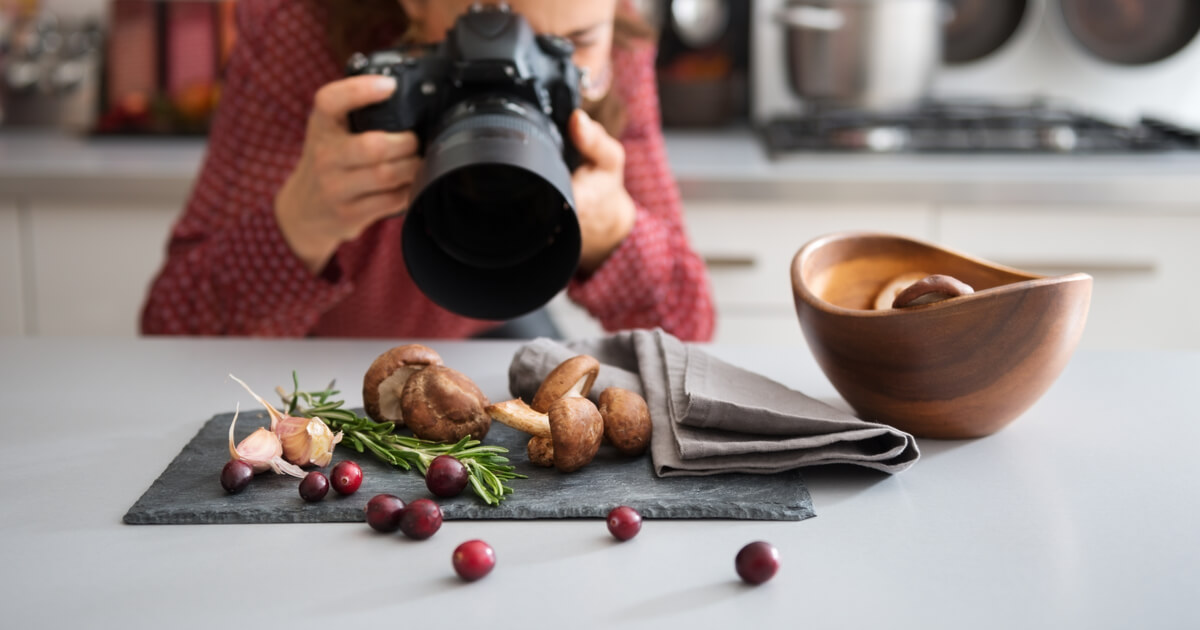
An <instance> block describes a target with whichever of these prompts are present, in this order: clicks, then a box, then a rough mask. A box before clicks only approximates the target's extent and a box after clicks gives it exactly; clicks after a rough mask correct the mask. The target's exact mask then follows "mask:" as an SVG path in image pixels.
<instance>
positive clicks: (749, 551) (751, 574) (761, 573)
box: [733, 541, 779, 584]
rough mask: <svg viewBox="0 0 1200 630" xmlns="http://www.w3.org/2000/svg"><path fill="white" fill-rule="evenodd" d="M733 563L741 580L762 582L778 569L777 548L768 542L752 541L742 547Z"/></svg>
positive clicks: (751, 582) (753, 582) (752, 582)
mask: <svg viewBox="0 0 1200 630" xmlns="http://www.w3.org/2000/svg"><path fill="white" fill-rule="evenodd" d="M733 565H734V567H735V568H736V569H737V573H738V575H739V576H741V578H742V579H743V580H745V581H747V582H749V583H750V584H762V583H763V582H766V581H767V580H769V579H771V578H772V577H774V576H775V572H776V571H778V570H779V550H778V549H776V548H775V547H773V546H772V545H771V544H770V543H765V542H762V541H758V542H752V543H750V544H748V545H746V546H745V547H742V550H741V551H739V552H738V555H737V558H736V559H735V560H734V562H733Z"/></svg>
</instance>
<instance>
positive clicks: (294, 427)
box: [275, 416, 311, 466]
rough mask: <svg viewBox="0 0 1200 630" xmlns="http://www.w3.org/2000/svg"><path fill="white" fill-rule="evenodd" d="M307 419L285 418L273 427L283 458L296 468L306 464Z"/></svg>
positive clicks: (308, 440)
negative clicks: (281, 447)
mask: <svg viewBox="0 0 1200 630" xmlns="http://www.w3.org/2000/svg"><path fill="white" fill-rule="evenodd" d="M308 423H309V420H308V418H298V417H295V416H285V417H284V418H283V419H282V420H280V421H279V423H278V424H276V425H275V435H277V436H279V442H280V444H282V445H283V458H284V459H286V460H287V461H289V462H292V463H293V464H296V465H298V466H303V465H305V464H307V463H308V459H307V457H308V447H309V443H310V441H311V440H310V438H309V435H308Z"/></svg>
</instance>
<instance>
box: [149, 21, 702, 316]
mask: <svg viewBox="0 0 1200 630" xmlns="http://www.w3.org/2000/svg"><path fill="white" fill-rule="evenodd" d="M471 4H472V1H471V0H369V1H362V0H360V1H356V2H345V1H344V0H257V1H255V2H243V3H240V4H239V5H238V10H239V38H240V39H239V43H238V46H237V48H236V50H235V52H234V54H233V56H232V59H231V61H230V65H229V68H228V70H227V81H226V90H225V93H224V95H223V97H222V105H221V108H220V111H219V113H218V115H217V118H216V120H215V122H214V126H213V130H212V133H211V134H210V139H209V153H208V155H207V158H206V160H205V164H204V167H203V170H202V172H201V175H200V179H199V181H198V183H197V185H196V188H195V190H194V191H193V193H192V197H191V199H190V201H189V203H188V206H187V209H186V211H185V213H184V215H183V217H182V218H181V219H180V220H179V221H178V222H177V223H176V225H175V227H174V229H173V231H172V234H171V240H170V243H169V246H168V257H167V261H166V263H165V265H164V267H163V269H162V270H161V271H160V273H159V275H158V277H157V278H156V280H155V282H154V284H153V286H152V287H151V290H150V294H149V297H148V299H147V302H146V305H145V307H144V309H143V313H142V331H143V332H144V333H147V334H231V335H264V336H266V335H270V336H306V335H320V336H340V337H347V336H358V337H467V336H470V335H474V334H477V333H481V332H484V331H486V330H488V329H490V328H493V327H495V326H496V322H487V321H480V320H473V319H467V318H464V317H461V316H458V315H455V314H453V313H450V312H448V311H446V310H444V309H442V308H440V307H438V306H437V305H435V304H433V303H432V302H431V301H430V300H429V299H428V298H426V297H425V296H424V295H423V294H422V293H421V292H420V291H419V290H418V289H417V288H416V286H415V285H414V284H413V282H412V280H411V278H410V277H409V275H408V273H407V271H406V269H405V266H404V261H403V257H402V256H401V252H400V250H399V247H400V246H399V243H400V229H401V226H402V222H403V218H402V216H396V215H398V213H402V212H403V211H404V210H405V209H406V208H407V206H408V202H409V195H410V189H411V185H412V183H413V180H414V178H415V176H416V173H417V171H418V169H419V168H420V165H421V159H420V157H419V156H418V155H417V142H416V138H415V136H414V135H413V134H412V133H411V132H404V133H387V132H382V131H371V132H366V133H361V134H352V133H350V132H349V131H348V130H347V126H346V115H347V113H348V112H350V111H352V110H354V109H357V108H360V107H363V106H365V105H368V104H370V103H374V102H377V101H380V100H383V99H385V98H387V97H388V95H389V94H390V93H391V92H392V90H393V89H394V87H395V83H394V81H392V80H390V79H387V78H383V77H378V76H365V77H352V78H340V77H341V76H342V69H343V61H344V60H345V59H346V58H347V56H348V55H349V53H350V52H352V51H354V50H363V51H369V50H374V49H377V48H382V47H386V46H389V45H396V44H398V43H431V42H435V41H437V40H439V39H441V37H443V36H444V34H445V32H446V30H447V29H448V28H449V27H450V26H451V25H452V24H453V23H454V21H455V19H457V17H458V16H459V15H460V14H461V13H462V12H463V11H465V10H467V8H468V7H469V6H470V5H471ZM508 4H509V6H510V7H511V8H512V9H513V10H514V11H517V12H519V13H521V14H522V15H523V16H525V17H526V19H528V20H529V22H530V24H531V25H532V26H533V28H534V29H535V30H538V31H539V32H546V33H554V34H558V35H562V36H565V37H567V38H569V39H571V40H572V41H573V42H574V44H575V46H576V53H575V56H574V60H575V62H576V64H577V65H579V66H580V67H582V68H584V69H585V70H586V71H587V72H588V74H589V76H590V77H592V79H593V80H592V81H590V82H589V88H588V89H587V91H586V93H585V95H584V96H585V103H586V105H585V108H584V109H585V110H587V111H588V112H590V114H591V115H590V116H589V115H588V114H585V113H583V111H579V112H576V113H575V114H574V115H573V118H572V120H571V125H570V132H571V135H572V139H573V141H574V143H575V145H576V146H577V147H578V148H579V149H580V152H581V153H582V154H583V156H584V165H583V166H582V167H580V168H579V169H578V170H577V171H576V172H575V173H574V174H573V178H572V187H573V192H574V196H575V200H576V205H577V210H578V215H579V219H580V224H581V232H582V236H583V254H582V256H581V261H580V271H579V273H578V274H577V275H576V277H575V278H574V279H572V281H571V282H570V284H569V286H568V289H567V291H568V295H569V296H570V297H571V298H572V299H573V300H575V301H576V302H578V303H580V304H581V305H583V306H584V307H585V308H587V310H588V311H589V312H591V313H592V315H593V316H595V317H597V318H598V319H599V320H600V321H601V323H602V324H603V325H604V327H605V328H606V329H608V330H617V329H627V328H649V327H655V326H659V327H662V328H663V329H665V330H667V331H668V332H671V333H673V334H674V335H676V336H678V337H680V338H682V339H688V340H705V339H708V338H710V337H711V335H712V329H713V309H712V302H711V298H710V294H709V284H708V278H707V274H706V271H705V269H704V265H703V263H702V262H701V261H700V259H699V257H697V256H696V254H695V253H694V252H693V251H692V250H691V249H690V246H689V244H688V242H687V237H686V234H685V231H684V226H683V221H682V216H681V210H680V202H679V195H678V192H677V189H676V187H675V184H674V181H673V180H672V178H671V175H670V172H669V169H668V166H667V163H666V157H665V153H664V149H663V143H662V134H661V129H660V128H659V119H658V111H657V106H658V102H657V94H656V93H655V90H654V80H653V59H654V57H653V54H654V53H653V47H652V46H651V45H650V42H649V40H648V39H647V38H646V37H645V33H644V31H642V30H640V29H639V28H638V27H637V25H636V22H634V21H633V20H632V18H630V17H629V16H628V15H627V14H626V9H625V8H624V7H623V6H620V5H621V3H620V2H619V0H587V1H573V2H562V1H561V0H510V2H509V3H508ZM593 117H594V118H593ZM615 138H620V141H618V140H616V139H615Z"/></svg>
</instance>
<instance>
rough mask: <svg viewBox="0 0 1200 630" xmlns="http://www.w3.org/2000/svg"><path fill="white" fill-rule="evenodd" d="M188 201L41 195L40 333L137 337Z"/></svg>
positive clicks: (37, 211)
mask: <svg viewBox="0 0 1200 630" xmlns="http://www.w3.org/2000/svg"><path fill="white" fill-rule="evenodd" d="M182 204H183V201H182V200H180V201H179V202H178V203H177V204H174V203H171V202H163V203H162V204H158V203H144V202H138V203H123V204H115V203H102V202H96V203H85V202H81V201H75V200H71V201H61V202H59V201H53V200H45V199H38V200H37V203H36V205H35V206H34V207H33V208H32V212H31V223H32V227H33V229H32V234H33V238H32V240H33V243H32V247H33V279H34V280H33V286H34V289H33V300H34V309H33V312H34V313H36V315H35V317H36V321H35V322H34V325H33V332H34V333H36V334H42V335H101V336H134V335H136V334H137V330H138V315H139V312H140V309H141V305H142V301H143V299H144V298H145V294H146V289H147V288H148V286H149V284H150V281H151V279H152V278H153V276H154V274H155V273H156V272H157V271H158V268H159V266H160V265H161V264H162V260H163V256H164V253H165V248H166V243H167V236H168V232H169V230H170V226H171V224H172V223H173V222H174V219H175V217H176V215H177V214H178V212H179V210H180V208H182V207H183V205H182Z"/></svg>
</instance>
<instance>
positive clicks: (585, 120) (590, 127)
mask: <svg viewBox="0 0 1200 630" xmlns="http://www.w3.org/2000/svg"><path fill="white" fill-rule="evenodd" d="M569 130H570V132H571V139H572V140H573V141H574V143H575V146H576V147H577V148H578V149H579V152H580V154H582V155H583V166H580V167H579V168H578V169H576V171H575V173H574V175H572V176H571V187H572V189H573V192H574V193H575V208H576V211H577V212H578V215H579V229H580V232H581V233H582V236H583V253H582V255H581V257H580V261H579V266H580V268H581V269H582V270H583V271H586V272H592V271H595V270H596V269H597V268H598V267H600V264H601V263H603V262H604V261H605V260H607V259H608V257H609V256H610V255H611V254H612V253H613V250H615V249H616V248H617V246H618V245H620V244H621V241H623V240H625V237H627V236H629V233H630V232H631V231H633V224H634V222H635V220H636V219H637V209H636V207H635V206H634V204H633V198H632V197H630V196H629V193H628V192H627V191H626V190H625V147H623V146H622V145H621V143H620V142H619V141H617V140H616V139H615V138H613V137H612V136H610V135H608V132H607V131H605V130H604V127H602V126H601V125H600V123H597V122H596V121H594V120H592V119H591V118H590V117H589V116H588V115H587V114H585V113H583V110H576V111H575V113H574V114H572V115H571V122H570V129H569Z"/></svg>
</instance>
